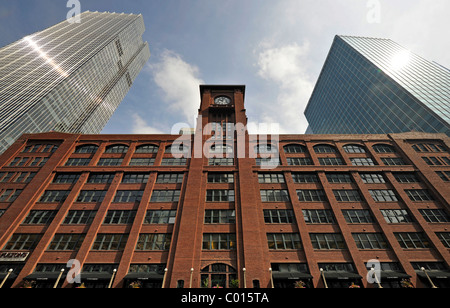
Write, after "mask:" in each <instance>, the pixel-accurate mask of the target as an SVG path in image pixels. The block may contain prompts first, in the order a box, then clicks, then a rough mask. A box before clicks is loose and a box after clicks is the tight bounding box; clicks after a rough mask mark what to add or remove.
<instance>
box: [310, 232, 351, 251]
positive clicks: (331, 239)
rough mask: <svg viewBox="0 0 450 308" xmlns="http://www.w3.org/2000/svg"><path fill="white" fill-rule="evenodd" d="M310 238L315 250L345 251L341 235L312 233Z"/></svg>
mask: <svg viewBox="0 0 450 308" xmlns="http://www.w3.org/2000/svg"><path fill="white" fill-rule="evenodd" d="M310 238H311V242H312V245H313V248H314V249H321V250H322V249H324V250H328V249H345V242H344V238H343V237H342V235H341V234H340V233H311V234H310Z"/></svg>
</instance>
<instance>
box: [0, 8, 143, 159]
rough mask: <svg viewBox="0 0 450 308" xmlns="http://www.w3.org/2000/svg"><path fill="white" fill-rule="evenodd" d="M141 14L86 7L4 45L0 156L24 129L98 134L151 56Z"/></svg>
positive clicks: (0, 52) (0, 78) (0, 57)
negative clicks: (76, 17) (77, 15)
mask: <svg viewBox="0 0 450 308" xmlns="http://www.w3.org/2000/svg"><path fill="white" fill-rule="evenodd" d="M144 31H145V26H144V20H143V17H142V16H141V15H132V14H131V15H130V14H116V13H99V12H89V11H87V12H84V13H82V14H81V22H80V23H72V24H71V23H69V22H68V21H63V22H61V23H59V24H57V25H55V26H53V27H50V28H48V29H46V30H43V31H41V32H38V33H35V34H32V35H29V36H27V37H25V38H23V39H21V40H19V41H17V42H14V43H12V44H10V45H8V46H5V47H3V48H1V49H0V153H2V152H4V151H5V150H6V149H7V148H8V147H9V146H10V145H11V144H12V143H13V142H14V141H15V140H16V139H17V138H18V137H19V136H21V135H22V134H23V133H40V132H46V131H59V132H66V133H83V134H98V133H100V132H101V130H102V129H103V127H104V126H105V125H106V123H107V122H108V120H109V119H110V117H111V116H112V114H113V113H114V111H115V110H116V108H117V107H118V106H119V104H120V103H121V102H122V100H123V99H124V97H125V96H126V94H127V93H128V91H129V89H130V87H131V86H132V83H133V81H134V80H135V78H136V77H137V76H138V74H139V72H140V71H141V69H142V68H143V67H144V65H145V63H146V62H147V61H148V59H149V57H150V51H149V47H148V44H147V43H146V42H143V40H142V35H143V33H144Z"/></svg>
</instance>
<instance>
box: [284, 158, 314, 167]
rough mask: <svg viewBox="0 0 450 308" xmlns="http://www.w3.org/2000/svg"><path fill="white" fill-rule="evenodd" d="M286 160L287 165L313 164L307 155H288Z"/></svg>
mask: <svg viewBox="0 0 450 308" xmlns="http://www.w3.org/2000/svg"><path fill="white" fill-rule="evenodd" d="M286 160H287V163H288V165H289V166H312V165H313V164H314V163H313V161H312V159H311V158H308V157H288V158H286Z"/></svg>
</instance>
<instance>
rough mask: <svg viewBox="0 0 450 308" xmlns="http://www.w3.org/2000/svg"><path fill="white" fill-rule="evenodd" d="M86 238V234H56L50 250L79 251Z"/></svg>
mask: <svg viewBox="0 0 450 308" xmlns="http://www.w3.org/2000/svg"><path fill="white" fill-rule="evenodd" d="M84 237H85V235H84V234H56V235H55V237H54V238H53V240H52V242H51V243H50V245H49V246H48V250H79V249H80V247H81V244H82V243H83V241H84Z"/></svg>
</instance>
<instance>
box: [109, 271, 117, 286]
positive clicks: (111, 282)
mask: <svg viewBox="0 0 450 308" xmlns="http://www.w3.org/2000/svg"><path fill="white" fill-rule="evenodd" d="M116 273H117V269H114V270H113V274H112V277H111V280H110V281H109V285H108V289H111V287H112V284H113V281H114V277H115V276H116Z"/></svg>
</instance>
